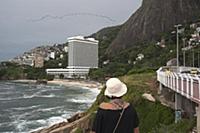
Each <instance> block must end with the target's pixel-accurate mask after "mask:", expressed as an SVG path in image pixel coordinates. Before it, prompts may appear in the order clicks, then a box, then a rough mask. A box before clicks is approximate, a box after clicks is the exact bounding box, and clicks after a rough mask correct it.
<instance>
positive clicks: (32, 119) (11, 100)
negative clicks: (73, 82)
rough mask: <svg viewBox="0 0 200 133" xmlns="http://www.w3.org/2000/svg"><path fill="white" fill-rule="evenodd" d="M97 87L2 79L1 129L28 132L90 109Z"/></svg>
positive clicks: (0, 95) (0, 90)
mask: <svg viewBox="0 0 200 133" xmlns="http://www.w3.org/2000/svg"><path fill="white" fill-rule="evenodd" d="M98 94H99V90H98V89H89V88H86V87H77V86H68V87H66V86H61V85H36V84H21V83H14V82H0V132H1V133H4V132H6V133H27V132H31V131H35V130H38V129H41V128H44V127H48V126H51V125H53V124H55V123H59V122H63V121H66V118H69V117H70V116H72V115H73V114H75V113H77V112H82V111H85V110H87V109H88V108H89V107H90V106H91V104H92V103H93V102H94V101H95V99H96V96H97V95H98Z"/></svg>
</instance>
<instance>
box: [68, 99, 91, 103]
mask: <svg viewBox="0 0 200 133" xmlns="http://www.w3.org/2000/svg"><path fill="white" fill-rule="evenodd" d="M67 101H69V102H73V103H92V102H93V100H91V99H74V98H72V99H69V100H67Z"/></svg>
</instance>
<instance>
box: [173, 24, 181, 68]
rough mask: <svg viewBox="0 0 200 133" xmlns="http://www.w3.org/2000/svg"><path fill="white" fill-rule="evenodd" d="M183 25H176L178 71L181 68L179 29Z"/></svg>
mask: <svg viewBox="0 0 200 133" xmlns="http://www.w3.org/2000/svg"><path fill="white" fill-rule="evenodd" d="M181 26H182V25H181V24H177V25H174V27H175V28H176V61H177V69H178V67H179V27H181Z"/></svg>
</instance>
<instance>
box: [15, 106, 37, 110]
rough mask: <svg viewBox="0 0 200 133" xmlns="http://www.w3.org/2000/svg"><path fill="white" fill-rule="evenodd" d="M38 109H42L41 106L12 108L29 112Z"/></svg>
mask: <svg viewBox="0 0 200 133" xmlns="http://www.w3.org/2000/svg"><path fill="white" fill-rule="evenodd" d="M38 107H40V105H35V106H28V107H17V108H12V109H14V110H18V111H22V110H28V109H35V108H38Z"/></svg>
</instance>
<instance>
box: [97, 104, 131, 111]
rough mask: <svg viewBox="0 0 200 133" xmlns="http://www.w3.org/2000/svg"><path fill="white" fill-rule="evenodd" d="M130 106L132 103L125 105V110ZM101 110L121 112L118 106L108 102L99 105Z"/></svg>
mask: <svg viewBox="0 0 200 133" xmlns="http://www.w3.org/2000/svg"><path fill="white" fill-rule="evenodd" d="M129 106H130V103H127V102H125V103H124V108H125V109H126V108H128V107H129ZM99 109H102V110H119V108H116V106H114V105H113V104H111V103H106V102H103V103H101V104H100V105H99Z"/></svg>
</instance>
